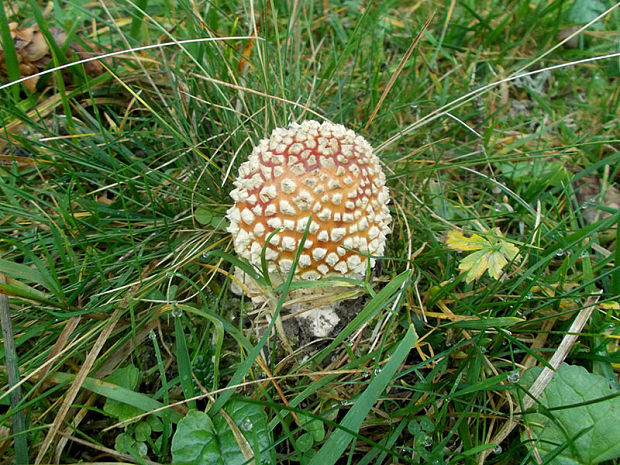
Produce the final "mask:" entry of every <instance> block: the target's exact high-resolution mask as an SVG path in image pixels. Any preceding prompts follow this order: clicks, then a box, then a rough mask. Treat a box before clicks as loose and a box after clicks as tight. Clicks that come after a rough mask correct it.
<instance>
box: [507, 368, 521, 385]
mask: <svg viewBox="0 0 620 465" xmlns="http://www.w3.org/2000/svg"><path fill="white" fill-rule="evenodd" d="M506 379H507V380H508V382H509V383H518V382H519V381H520V380H521V373H519V372H518V371H517V370H515V371H513V372H512V373H510V374H509V375H508V377H507V378H506Z"/></svg>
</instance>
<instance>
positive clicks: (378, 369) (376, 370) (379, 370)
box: [373, 368, 381, 376]
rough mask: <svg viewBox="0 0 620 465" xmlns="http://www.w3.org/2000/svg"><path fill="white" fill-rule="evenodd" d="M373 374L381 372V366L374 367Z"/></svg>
mask: <svg viewBox="0 0 620 465" xmlns="http://www.w3.org/2000/svg"><path fill="white" fill-rule="evenodd" d="M373 373H374V374H375V376H377V375H378V374H379V373H381V368H375V370H374V372H373Z"/></svg>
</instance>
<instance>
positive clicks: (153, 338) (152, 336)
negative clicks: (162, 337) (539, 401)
mask: <svg viewBox="0 0 620 465" xmlns="http://www.w3.org/2000/svg"><path fill="white" fill-rule="evenodd" d="M149 339H151V340H155V339H157V334H155V331H149Z"/></svg>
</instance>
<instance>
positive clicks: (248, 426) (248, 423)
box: [239, 418, 254, 432]
mask: <svg viewBox="0 0 620 465" xmlns="http://www.w3.org/2000/svg"><path fill="white" fill-rule="evenodd" d="M253 426H254V425H253V424H252V420H250V419H249V418H244V419H243V421H242V422H241V425H239V427H240V428H241V429H242V430H243V431H246V432H247V431H252V427H253Z"/></svg>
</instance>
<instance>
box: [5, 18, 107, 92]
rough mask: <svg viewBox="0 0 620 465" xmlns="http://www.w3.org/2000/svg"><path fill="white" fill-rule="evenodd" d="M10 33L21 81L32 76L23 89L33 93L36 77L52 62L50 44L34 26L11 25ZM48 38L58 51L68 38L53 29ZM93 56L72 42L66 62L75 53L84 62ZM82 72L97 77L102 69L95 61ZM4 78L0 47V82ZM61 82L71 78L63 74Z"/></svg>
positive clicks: (98, 51) (64, 33) (93, 48)
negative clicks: (54, 43) (52, 41)
mask: <svg viewBox="0 0 620 465" xmlns="http://www.w3.org/2000/svg"><path fill="white" fill-rule="evenodd" d="M9 29H10V32H11V37H12V38H13V45H14V47H15V52H16V53H17V61H18V64H19V73H20V75H21V76H22V77H25V76H33V77H32V78H30V79H28V80H26V81H24V86H25V87H26V89H28V91H30V92H34V91H35V89H36V85H37V82H38V81H39V78H38V76H35V75H36V74H37V73H39V72H41V71H43V70H44V69H46V68H47V67H48V65H49V63H50V62H51V61H52V52H51V50H50V47H49V44H48V43H47V41H46V40H45V36H44V35H43V33H42V32H41V31H40V30H39V26H38V25H37V24H35V25H33V26H28V27H19V25H18V24H17V23H10V24H9ZM50 34H51V35H52V37H53V39H54V42H56V44H57V45H58V47H63V46H64V44H65V42H66V41H67V37H68V36H67V33H66V32H65V31H63V30H62V29H60V28H58V27H52V28H50ZM88 45H89V46H90V47H91V48H92V50H93V52H94V53H100V50H99V48H98V47H96V46H95V45H94V44H92V43H88ZM93 52H88V51H86V50H85V49H84V48H83V47H81V46H80V45H78V44H77V43H75V42H72V43H71V44H70V45H69V48H68V50H67V58H71V56H73V54H74V53H75V55H76V56H77V58H78V59H85V58H89V57H91V56H92V53H93ZM84 69H85V70H86V73H87V74H88V75H89V76H98V75H99V74H101V73H102V72H103V66H102V64H101V63H100V62H98V61H91V62H88V63H85V64H84ZM7 78H8V72H7V68H6V63H5V60H4V51H3V50H2V47H0V81H2V82H6V80H7ZM63 79H64V80H65V82H68V81H69V80H70V79H71V75H70V74H69V73H63Z"/></svg>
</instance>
